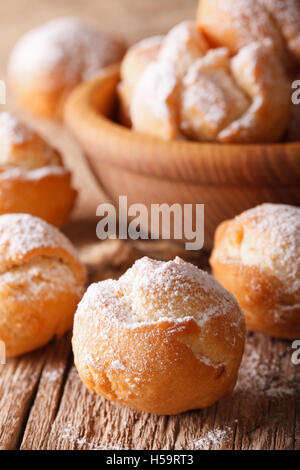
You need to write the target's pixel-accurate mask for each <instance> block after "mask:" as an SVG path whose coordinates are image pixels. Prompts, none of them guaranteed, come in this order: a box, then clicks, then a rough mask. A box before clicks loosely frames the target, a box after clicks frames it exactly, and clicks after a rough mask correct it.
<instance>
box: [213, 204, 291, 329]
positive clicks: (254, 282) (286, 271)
mask: <svg viewBox="0 0 300 470" xmlns="http://www.w3.org/2000/svg"><path fill="white" fill-rule="evenodd" d="M210 263H211V265H212V268H213V272H214V275H215V277H216V279H217V280H218V281H219V282H220V283H221V284H222V285H223V286H224V287H225V288H226V289H228V290H229V291H230V292H232V293H233V294H234V296H235V297H236V299H237V301H238V302H239V305H240V307H241V308H242V310H243V311H244V313H245V317H246V323H247V326H248V327H249V329H251V330H254V331H258V332H262V333H266V334H270V335H272V336H279V337H284V338H298V337H299V335H300V209H299V208H298V207H293V206H289V205H283V204H262V205H261V206H258V207H255V208H253V209H250V210H248V211H246V212H244V213H242V214H241V215H240V216H238V217H236V218H235V219H232V220H229V221H225V222H223V223H222V224H221V225H220V226H219V227H218V229H217V231H216V235H215V245H214V249H213V252H212V255H211V259H210Z"/></svg>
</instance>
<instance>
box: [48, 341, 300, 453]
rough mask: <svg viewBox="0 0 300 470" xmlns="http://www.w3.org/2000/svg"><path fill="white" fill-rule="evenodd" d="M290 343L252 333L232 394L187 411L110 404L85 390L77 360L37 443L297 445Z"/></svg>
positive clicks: (200, 446)
mask: <svg viewBox="0 0 300 470" xmlns="http://www.w3.org/2000/svg"><path fill="white" fill-rule="evenodd" d="M288 346H289V345H288V343H287V342H284V341H280V340H272V339H268V338H265V337H263V336H261V335H250V336H249V342H248V346H247V350H246V356H245V358H244V361H243V370H242V372H241V377H240V380H239V384H238V387H237V389H236V391H235V392H234V394H233V395H232V396H231V397H227V398H225V399H223V400H221V401H220V402H219V403H218V404H216V405H215V406H213V407H211V408H209V409H207V410H197V411H193V412H189V413H184V414H183V415H181V416H170V417H163V416H153V415H149V414H146V413H140V412H137V411H134V410H130V409H128V408H126V407H123V406H121V405H117V404H111V403H109V402H107V401H106V400H104V399H102V398H101V397H99V396H96V395H95V394H92V393H90V392H89V391H87V390H86V389H85V388H84V386H83V385H82V384H81V382H80V380H79V377H78V375H77V372H76V369H75V368H74V367H73V368H72V369H71V371H70V373H69V375H68V378H67V382H66V385H65V388H64V393H63V397H62V400H61V403H60V407H59V410H58V413H57V416H56V418H55V420H54V423H53V425H52V427H51V430H50V433H47V436H45V437H44V438H43V439H42V438H40V441H41V442H43V445H42V446H41V447H39V448H45V449H46V448H47V449H273V448H276V449H286V448H288V449H292V448H294V447H296V444H295V436H296V435H297V432H298V431H297V429H296V423H295V419H296V408H295V406H296V403H297V401H298V402H299V398H300V392H299V382H297V381H296V380H295V371H296V366H293V365H292V364H291V361H290V354H289V351H288V352H286V351H287V348H288ZM277 359H278V360H277ZM40 409H42V406H40ZM48 429H49V428H48ZM297 439H298V438H297ZM297 442H298V444H299V440H297ZM298 444H297V445H298Z"/></svg>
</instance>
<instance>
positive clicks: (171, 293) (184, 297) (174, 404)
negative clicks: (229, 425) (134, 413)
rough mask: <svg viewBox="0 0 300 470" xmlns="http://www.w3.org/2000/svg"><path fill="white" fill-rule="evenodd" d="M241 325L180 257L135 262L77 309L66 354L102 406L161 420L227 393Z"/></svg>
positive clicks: (229, 304)
mask: <svg viewBox="0 0 300 470" xmlns="http://www.w3.org/2000/svg"><path fill="white" fill-rule="evenodd" d="M244 341H245V325H244V318H243V315H242V312H241V311H240V309H239V307H238V305H237V303H236V301H235V300H234V298H233V296H232V295H231V294H229V292H227V291H226V290H225V289H223V288H222V287H221V286H220V284H218V282H217V281H215V279H214V278H213V277H212V276H210V275H209V274H207V273H205V272H204V271H201V270H200V269H198V268H197V267H196V266H193V265H191V264H189V263H187V262H185V261H183V260H182V259H180V258H175V260H173V261H169V262H162V261H155V260H152V259H149V258H142V259H140V260H139V261H137V262H136V263H135V264H134V265H133V266H132V268H130V269H129V270H128V271H127V272H126V273H125V274H124V275H123V276H122V277H121V278H120V279H119V280H117V281H114V280H106V281H102V282H99V283H95V284H92V285H91V286H90V287H89V288H88V290H87V292H86V293H85V295H84V297H83V299H82V301H81V302H80V304H79V306H78V309H77V312H76V315H75V319H74V329H73V340H72V342H73V351H74V358H75V364H76V367H77V370H78V372H79V375H80V377H81V379H82V381H83V383H84V384H85V385H86V386H87V387H88V388H89V389H90V390H92V391H94V392H96V393H98V394H100V395H102V396H103V397H105V398H107V399H108V400H111V401H115V402H120V403H123V404H125V405H128V406H130V407H132V408H135V409H138V410H142V411H146V412H150V413H155V414H162V415H170V414H177V413H181V412H183V411H186V410H190V409H197V408H204V407H207V406H210V405H212V404H213V403H214V402H215V401H217V400H218V399H220V398H221V397H222V396H224V395H226V394H228V393H230V392H232V390H233V388H234V386H235V383H236V378H237V372H238V369H239V366H240V361H241V358H242V354H243V349H244Z"/></svg>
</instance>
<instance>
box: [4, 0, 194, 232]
mask: <svg viewBox="0 0 300 470" xmlns="http://www.w3.org/2000/svg"><path fill="white" fill-rule="evenodd" d="M197 4H198V0H42V1H41V0H0V79H1V80H5V77H6V67H7V60H8V57H9V54H10V51H11V49H12V47H13V46H14V44H15V43H16V41H17V40H18V39H19V38H20V37H21V36H22V35H23V34H24V33H25V32H27V31H29V30H31V29H32V28H34V27H36V26H38V25H41V24H43V23H45V22H47V21H48V20H50V19H53V18H58V17H62V16H77V17H80V18H83V19H85V20H87V21H89V22H91V23H93V24H97V25H98V26H99V27H100V28H102V29H103V30H105V31H110V32H114V33H117V34H119V35H120V36H121V37H123V38H124V39H125V41H126V42H127V43H128V44H132V43H134V42H136V41H138V40H140V39H143V38H146V37H149V36H151V35H153V34H161V33H166V32H167V31H168V30H169V29H170V28H171V27H172V26H174V25H175V24H177V23H179V22H180V21H182V20H185V19H191V18H194V17H195V12H196V8H197ZM6 107H7V108H9V109H11V110H14V111H17V113H18V114H19V115H21V117H23V118H24V119H25V120H26V121H27V122H28V123H29V124H31V125H33V126H34V127H35V128H36V129H37V130H38V131H39V132H41V133H42V134H43V135H44V136H45V137H46V138H47V139H48V140H50V141H51V143H52V144H54V145H55V146H57V147H58V148H59V150H61V152H62V153H63V155H64V160H65V163H66V165H67V166H68V167H69V168H71V169H72V171H73V173H74V178H73V181H74V185H75V186H76V188H77V189H78V190H79V191H80V197H79V199H78V202H77V206H76V209H75V211H74V219H75V220H76V219H78V218H79V219H82V218H85V219H91V218H95V208H96V206H97V205H98V204H100V203H101V202H103V201H104V200H106V199H107V198H106V196H105V195H104V194H103V193H102V192H101V190H100V189H99V187H98V185H97V183H96V181H95V179H94V177H93V176H92V174H91V172H90V170H89V168H88V165H87V163H86V162H85V158H84V156H83V155H82V152H81V151H80V149H79V148H78V146H77V145H76V144H75V143H74V141H73V140H72V139H71V138H70V137H69V136H68V135H67V133H66V131H65V130H64V129H63V128H62V127H61V126H58V125H57V124H53V123H50V122H46V121H43V120H41V119H36V118H33V117H32V116H29V115H26V114H24V113H23V112H22V111H21V110H20V109H16V107H15V105H14V103H13V102H12V100H11V98H10V96H9V92H8V96H7V105H6ZM1 109H4V107H3V106H1ZM91 226H93V230H94V225H92V224H91Z"/></svg>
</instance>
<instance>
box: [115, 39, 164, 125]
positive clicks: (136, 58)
mask: <svg viewBox="0 0 300 470" xmlns="http://www.w3.org/2000/svg"><path fill="white" fill-rule="evenodd" d="M162 41H163V36H152V37H150V38H147V39H144V40H142V41H140V42H138V43H137V44H134V45H133V46H131V47H130V48H129V49H128V51H127V52H126V54H125V56H124V58H123V60H122V63H121V69H120V75H121V82H120V83H119V84H118V87H117V92H118V96H119V102H120V121H121V123H122V124H125V125H127V126H130V125H131V118H130V105H131V100H132V94H133V91H134V89H135V86H136V84H137V82H138V80H139V78H140V76H141V74H142V73H143V71H144V70H145V68H146V66H147V65H148V64H149V63H150V62H152V61H153V60H156V59H157V55H158V51H159V49H160V47H161V44H162Z"/></svg>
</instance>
